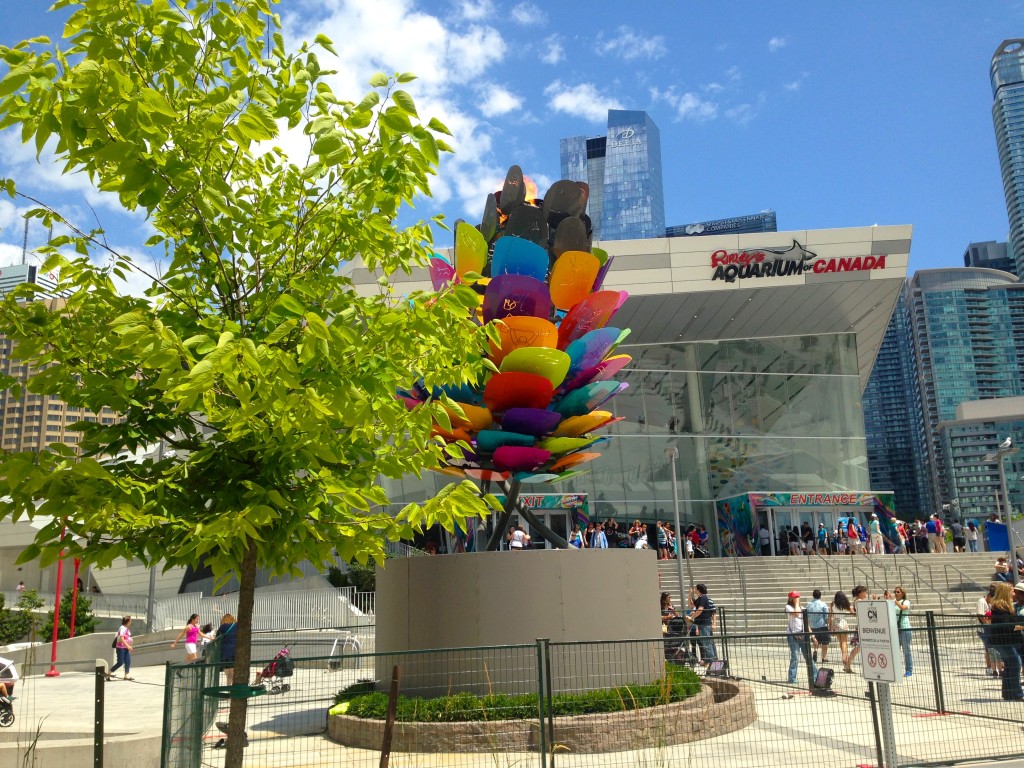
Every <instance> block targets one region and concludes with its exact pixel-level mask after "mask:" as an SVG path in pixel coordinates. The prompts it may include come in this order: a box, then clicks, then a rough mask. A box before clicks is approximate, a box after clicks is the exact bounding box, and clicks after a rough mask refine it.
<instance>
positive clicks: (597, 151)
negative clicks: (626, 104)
mask: <svg viewBox="0 0 1024 768" xmlns="http://www.w3.org/2000/svg"><path fill="white" fill-rule="evenodd" d="M559 154H560V161H561V163H560V164H561V172H562V178H563V179H572V180H574V181H585V182H587V184H589V185H590V200H589V202H588V207H587V212H588V215H589V216H590V218H591V220H592V222H593V226H594V239H595V240H642V239H647V238H651V237H664V236H665V192H664V186H663V183H662V177H661V133H660V132H659V131H658V126H656V125H655V124H654V121H653V120H651V118H650V116H649V115H648V114H647V113H646V112H638V111H630V110H619V109H612V110H609V111H608V131H607V134H606V135H605V136H602V137H597V138H587V137H585V136H573V137H570V138H567V139H562V140H561V143H560V152H559Z"/></svg>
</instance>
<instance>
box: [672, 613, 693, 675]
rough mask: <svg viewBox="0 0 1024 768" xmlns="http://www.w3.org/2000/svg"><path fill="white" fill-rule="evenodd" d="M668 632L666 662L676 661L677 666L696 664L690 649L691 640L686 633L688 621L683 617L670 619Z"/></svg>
mask: <svg viewBox="0 0 1024 768" xmlns="http://www.w3.org/2000/svg"><path fill="white" fill-rule="evenodd" d="M666 627H667V628H668V632H666V633H665V660H666V661H674V662H676V663H677V664H690V665H692V664H693V663H694V658H693V654H692V653H690V649H689V642H688V640H689V638H688V637H687V632H686V619H684V618H682V617H681V616H680V617H678V618H675V619H669V621H668V622H667V623H666Z"/></svg>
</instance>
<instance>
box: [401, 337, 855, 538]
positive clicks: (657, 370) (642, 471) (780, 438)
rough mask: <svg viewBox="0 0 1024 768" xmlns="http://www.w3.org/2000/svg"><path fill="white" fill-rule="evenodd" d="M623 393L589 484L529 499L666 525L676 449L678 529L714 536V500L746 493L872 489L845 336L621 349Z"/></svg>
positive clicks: (423, 493) (417, 493)
mask: <svg viewBox="0 0 1024 768" xmlns="http://www.w3.org/2000/svg"><path fill="white" fill-rule="evenodd" d="M621 351H622V352H624V353H628V354H630V355H632V357H633V362H632V364H631V366H630V367H629V368H627V369H625V370H624V371H623V372H622V373H621V374H620V375H619V377H618V378H620V379H621V380H623V381H626V382H628V383H629V385H630V386H629V389H627V390H625V391H624V392H623V393H621V394H620V395H619V396H618V397H616V398H614V399H613V400H611V401H610V403H609V406H608V407H609V408H610V409H611V410H613V412H614V413H615V415H616V416H624V417H625V420H624V421H621V422H619V423H617V424H615V425H613V426H612V427H610V428H609V429H608V434H610V435H614V436H615V439H614V440H612V441H611V443H609V444H608V445H607V446H605V447H604V450H603V455H602V456H601V457H600V458H598V459H596V460H594V461H593V462H591V463H590V464H588V465H587V467H586V468H587V469H589V470H590V473H589V474H587V475H584V476H581V477H578V478H574V479H572V480H571V481H568V482H565V483H561V484H559V485H558V486H554V487H548V486H538V487H537V488H536V489H533V488H531V489H530V490H531V491H536V492H559V493H586V494H588V496H589V499H590V509H591V516H592V517H598V518H601V519H604V518H607V517H615V518H616V519H617V520H618V521H619V522H620V523H622V522H628V521H630V520H632V519H635V518H640V519H643V520H645V521H648V522H650V521H653V520H654V519H655V518H668V517H671V515H672V487H671V467H670V466H669V464H668V459H667V458H666V457H665V449H666V448H668V447H669V446H672V445H674V446H676V447H677V448H678V450H679V461H678V464H677V466H676V470H677V479H678V485H679V497H680V500H681V503H682V507H681V512H680V514H681V517H682V518H683V519H684V524H685V523H686V522H694V523H700V524H704V525H706V526H707V527H708V530H709V531H714V530H716V523H715V520H716V518H715V507H714V502H715V500H716V499H721V498H726V497H730V496H735V495H737V494H741V493H747V492H750V491H778V492H786V491H810V492H817V491H840V490H855V491H863V490H864V489H866V488H867V487H868V485H869V483H868V470H867V461H866V450H867V448H866V442H865V438H864V419H863V415H862V413H861V409H860V378H859V373H858V364H857V348H856V337H855V335H854V334H852V333H848V334H834V335H821V336H794V337H783V338H770V339H750V340H738V341H720V342H688V343H675V344H653V345H634V346H628V345H623V347H622V348H621ZM450 479H451V478H448V477H443V476H435V475H429V476H424V477H423V478H422V479H417V478H411V477H410V478H405V479H403V480H402V481H399V482H394V483H390V484H388V489H389V491H390V492H391V497H392V501H393V502H394V503H396V504H402V503H407V502H409V501H416V500H424V499H426V498H428V497H430V496H432V495H433V494H435V493H436V492H437V490H438V489H439V488H440V487H442V486H443V485H445V484H447V483H448V482H449V481H450Z"/></svg>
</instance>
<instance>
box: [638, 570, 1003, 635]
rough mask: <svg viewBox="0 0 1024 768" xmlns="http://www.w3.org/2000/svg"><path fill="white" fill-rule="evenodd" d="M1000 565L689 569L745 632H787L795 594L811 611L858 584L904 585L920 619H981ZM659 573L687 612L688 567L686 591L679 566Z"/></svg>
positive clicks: (876, 589)
mask: <svg viewBox="0 0 1024 768" xmlns="http://www.w3.org/2000/svg"><path fill="white" fill-rule="evenodd" d="M994 562H995V555H994V554H993V553H991V552H979V553H960V554H953V553H947V554H937V555H842V556H839V555H836V556H830V557H829V556H826V557H820V556H818V555H810V556H796V557H741V558H720V557H714V558H703V559H695V560H691V561H689V568H690V569H691V570H692V574H693V581H694V583H697V582H703V583H705V584H707V586H708V594H709V595H710V596H711V598H712V599H713V600H714V601H715V603H716V605H719V606H725V607H726V608H727V609H731V611H727V612H726V616H728V615H729V613H730V612H731V613H732V614H733V615H734V616H737V617H739V616H740V615H741V614H743V615H745V618H746V621H744V622H743V625H744V626H746V627H747V628H749V629H752V630H753V629H758V628H761V629H763V631H766V632H774V631H780V629H781V628H782V627H783V626H784V622H783V621H782V620H781V619H778V616H779V615H780V614H781V613H782V611H783V610H784V606H785V604H786V596H787V595H788V594H789V592H790V591H791V590H796V591H797V592H799V593H800V594H801V596H802V597H803V598H805V599H803V604H804V605H806V604H807V602H809V601H810V599H811V591H812V590H814V589H820V590H821V592H822V599H823V600H824V601H825V602H826V603H828V602H831V600H832V596H833V595H834V594H835V593H836V592H837V591H839V590H842V591H844V592H846V594H847V596H849V595H850V593H851V592H852V591H853V587H854V586H855V585H857V584H863V585H864V586H866V587H867V588H868V591H869V592H870V593H877V594H879V595H880V594H881V593H882V592H883V591H884V590H885V589H886V588H889V589H891V588H893V587H895V586H897V585H902V586H903V587H904V588H905V589H906V590H907V594H908V595H909V597H910V600H911V605H912V611H913V613H915V614H918V615H921V614H923V613H924V612H925V611H929V610H930V611H935V613H936V614H942V615H944V616H962V617H964V618H973V616H974V611H975V605H976V603H977V601H978V598H979V597H981V596H982V595H983V594H984V593H985V591H986V590H987V589H988V585H989V583H990V582H991V580H992V574H993V570H992V565H993V563H994ZM658 571H659V577H660V580H661V589H662V590H663V591H667V592H669V593H670V594H671V595H672V601H673V604H674V605H676V606H677V607H680V606H685V605H686V601H685V600H682V599H681V592H682V593H685V592H686V588H687V582H688V581H689V576H688V571H687V563H685V562H684V564H683V579H684V585H683V589H682V590H680V588H679V586H680V585H679V577H678V570H677V565H676V562H675V561H674V560H661V561H659V563H658ZM760 614H763V618H762V617H759V615H760ZM726 620H727V622H728V618H727V619H726ZM762 624H763V627H762V626H761V625H762ZM727 626H728V625H727Z"/></svg>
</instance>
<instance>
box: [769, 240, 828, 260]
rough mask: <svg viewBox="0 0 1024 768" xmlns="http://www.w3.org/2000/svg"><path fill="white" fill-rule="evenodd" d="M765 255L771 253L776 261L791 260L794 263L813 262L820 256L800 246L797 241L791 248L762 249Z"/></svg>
mask: <svg viewBox="0 0 1024 768" xmlns="http://www.w3.org/2000/svg"><path fill="white" fill-rule="evenodd" d="M761 250H763V251H764V252H765V253H770V254H771V255H772V256H773V257H774V258H776V259H791V260H794V261H812V260H814V259H816V258H818V254H816V253H815V252H814V251H809V250H807V248H805V247H804V246H802V245H800V243H798V242H797V241H796V240H794V241H793V244H792V245H791V246H789V248H762V249H761Z"/></svg>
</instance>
